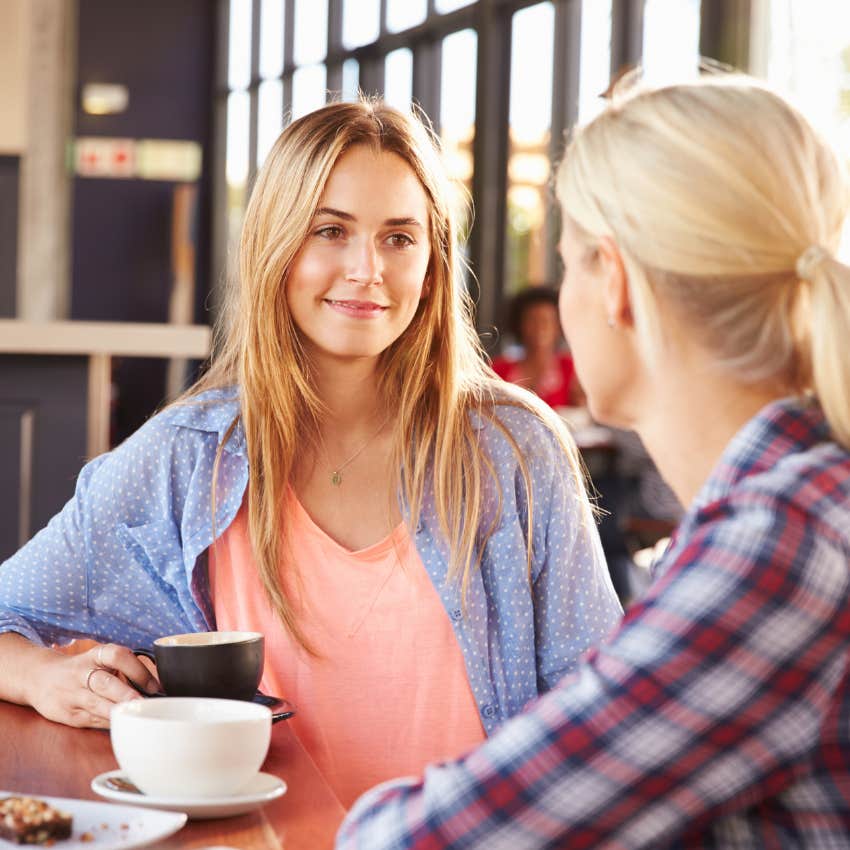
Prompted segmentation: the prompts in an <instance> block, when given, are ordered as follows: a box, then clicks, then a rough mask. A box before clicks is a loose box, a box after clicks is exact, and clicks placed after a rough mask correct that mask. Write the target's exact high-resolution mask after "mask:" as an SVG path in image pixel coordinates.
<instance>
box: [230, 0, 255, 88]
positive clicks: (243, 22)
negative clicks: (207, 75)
mask: <svg viewBox="0 0 850 850" xmlns="http://www.w3.org/2000/svg"><path fill="white" fill-rule="evenodd" d="M250 82H251V0H230V30H229V34H228V42H227V86H228V88H231V89H244V88H248V85H249V84H250Z"/></svg>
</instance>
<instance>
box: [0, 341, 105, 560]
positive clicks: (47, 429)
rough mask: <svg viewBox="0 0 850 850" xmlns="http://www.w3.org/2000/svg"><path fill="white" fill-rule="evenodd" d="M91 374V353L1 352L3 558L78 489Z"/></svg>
mask: <svg viewBox="0 0 850 850" xmlns="http://www.w3.org/2000/svg"><path fill="white" fill-rule="evenodd" d="M87 376H88V360H87V358H85V357H42V356H23V355H2V356H0V449H2V452H3V455H2V457H0V517H2V518H3V519H2V521H0V562H2V561H3V560H5V559H6V558H7V557H8V556H9V555H11V554H12V553H13V552H14V551H15V550H16V549H17V548H18V546H19V545H20V543H21V542H22V541H21V537H22V536H23V538H24V539H26V538H29V537H30V536H32V535H33V534H34V533H35V532H37V531H38V530H39V529H41V528H43V527H44V526H45V525H46V524H47V522H48V520H49V519H50V518H51V517H52V516H53V515H54V514H55V513H57V512H58V511H59V510H60V509H61V508H62V506H63V505H64V504H65V502H66V501H67V500H68V499H69V498H70V497H71V496H72V495H73V493H74V483H75V481H76V477H77V473H78V472H79V471H80V468H81V467H82V465H83V462H84V461H85V453H86V400H87V395H88V390H87V380H88V378H87ZM26 479H29V480H28V481H27V480H26Z"/></svg>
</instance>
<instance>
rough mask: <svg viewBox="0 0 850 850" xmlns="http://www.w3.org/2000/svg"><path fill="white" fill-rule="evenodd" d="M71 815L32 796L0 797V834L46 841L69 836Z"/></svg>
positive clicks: (25, 841)
mask: <svg viewBox="0 0 850 850" xmlns="http://www.w3.org/2000/svg"><path fill="white" fill-rule="evenodd" d="M71 820H72V818H71V815H68V814H65V812H60V811H59V810H58V809H54V808H53V806H51V805H49V804H48V803H45V802H44V800H37V799H35V798H33V797H3V798H0V838H5V839H6V840H7V841H12V842H14V843H15V844H47V843H52V842H54V841H62V840H63V839H65V838H70V837H71Z"/></svg>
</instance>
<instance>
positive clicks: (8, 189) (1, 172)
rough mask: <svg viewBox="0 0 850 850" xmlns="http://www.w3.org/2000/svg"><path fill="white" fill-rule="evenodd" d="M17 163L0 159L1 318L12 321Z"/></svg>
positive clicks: (7, 157)
mask: <svg viewBox="0 0 850 850" xmlns="http://www.w3.org/2000/svg"><path fill="white" fill-rule="evenodd" d="M19 162H20V161H19V159H18V157H16V156H0V318H13V317H14V315H15V304H16V302H17V295H16V287H17V271H18V171H19Z"/></svg>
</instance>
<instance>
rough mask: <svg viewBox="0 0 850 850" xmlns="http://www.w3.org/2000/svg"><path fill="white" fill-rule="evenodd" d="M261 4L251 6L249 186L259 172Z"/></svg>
mask: <svg viewBox="0 0 850 850" xmlns="http://www.w3.org/2000/svg"><path fill="white" fill-rule="evenodd" d="M260 3H261V0H253V2H252V4H251V82H250V84H249V87H248V93H249V102H250V111H249V117H248V185H250V184H251V183H252V182H253V179H254V174H255V173H256V171H257V119H258V116H259V86H260Z"/></svg>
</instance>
